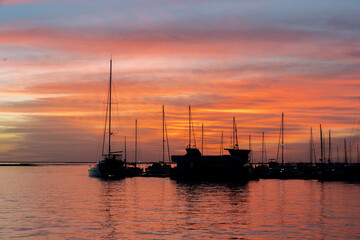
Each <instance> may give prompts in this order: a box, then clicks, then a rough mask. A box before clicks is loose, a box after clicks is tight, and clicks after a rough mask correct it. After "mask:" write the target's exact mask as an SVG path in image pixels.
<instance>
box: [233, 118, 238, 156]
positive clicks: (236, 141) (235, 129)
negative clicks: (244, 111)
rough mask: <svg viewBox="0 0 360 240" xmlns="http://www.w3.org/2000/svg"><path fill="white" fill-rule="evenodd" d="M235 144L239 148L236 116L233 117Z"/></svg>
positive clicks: (235, 147)
mask: <svg viewBox="0 0 360 240" xmlns="http://www.w3.org/2000/svg"><path fill="white" fill-rule="evenodd" d="M233 144H234V146H233V148H234V149H239V144H238V137H237V128H236V122H235V117H233Z"/></svg>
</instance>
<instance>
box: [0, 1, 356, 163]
mask: <svg viewBox="0 0 360 240" xmlns="http://www.w3.org/2000/svg"><path fill="white" fill-rule="evenodd" d="M110 56H112V58H113V74H114V81H115V88H116V102H117V103H118V104H117V105H116V110H117V112H118V114H115V115H116V119H115V122H116V126H117V128H116V130H117V131H116V132H117V134H116V138H118V139H117V140H116V138H115V141H116V142H115V144H117V145H118V148H123V137H124V136H127V139H128V144H127V145H128V154H129V156H128V159H130V160H131V159H132V157H133V155H134V154H133V153H134V150H133V149H134V147H133V142H132V141H133V140H134V120H135V119H138V125H139V134H140V144H141V145H140V149H141V153H140V156H142V158H141V160H143V161H156V160H157V159H160V157H161V149H162V148H161V144H162V143H161V105H163V104H164V105H165V109H166V115H167V126H168V134H169V142H170V150H171V153H172V154H183V153H184V147H185V146H186V145H187V129H186V126H187V122H186V121H187V109H188V105H189V104H191V106H192V108H193V113H192V114H193V120H194V126H195V131H196V140H197V145H198V146H199V147H201V146H200V144H199V143H200V142H201V141H200V140H201V139H200V138H201V132H200V131H201V130H200V129H201V124H202V123H203V124H204V126H205V143H206V146H205V153H206V154H217V153H219V148H220V138H221V131H224V144H225V146H228V145H229V143H230V136H231V129H232V117H233V116H235V117H236V120H237V125H238V132H239V142H240V147H242V148H247V147H248V135H249V134H251V136H252V147H253V150H254V158H255V159H258V160H259V159H260V157H261V153H260V151H261V133H262V132H263V131H264V132H265V138H266V146H267V153H268V154H267V155H268V157H269V158H275V157H276V151H277V142H278V134H279V127H280V121H281V112H285V127H286V137H285V140H286V154H285V155H286V159H287V160H288V161H308V155H309V154H308V152H309V150H308V141H309V134H310V130H309V129H310V127H313V128H314V137H315V141H317V143H316V144H317V147H318V145H319V143H318V138H319V130H318V128H319V124H320V123H321V124H322V125H323V127H324V133H326V135H327V134H328V132H327V131H328V129H331V131H332V137H333V146H335V147H334V148H333V153H332V154H333V156H335V155H336V146H338V147H339V149H340V157H342V155H343V139H344V138H346V139H347V140H348V141H349V142H351V144H352V149H353V150H352V157H353V159H352V160H353V161H356V148H357V144H358V143H359V135H360V133H359V132H360V130H359V119H360V116H359V111H360V110H359V103H360V2H359V1H357V0H347V1H337V0H328V1H323V0H321V1H315V2H314V1H310V0H305V1H293V0H291V1H285V0H257V1H252V0H239V1H236V0H226V1H213V0H206V1H205V0H196V1H178V0H168V1H165V0H156V1H144V0H127V1H126V0H124V1H113V0H106V1H98V0H87V1H70V0H64V1H52V0H14V1H11V0H2V1H1V0H0V112H1V114H0V140H1V144H0V161H95V160H96V159H97V158H98V156H99V149H100V145H101V134H102V127H103V120H104V110H105V109H104V108H105V107H104V102H105V101H106V93H107V84H108V78H109V59H110ZM317 151H318V152H319V148H318V149H317ZM318 155H319V153H318Z"/></svg>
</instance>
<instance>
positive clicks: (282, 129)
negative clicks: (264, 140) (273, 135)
mask: <svg viewBox="0 0 360 240" xmlns="http://www.w3.org/2000/svg"><path fill="white" fill-rule="evenodd" d="M281 165H282V166H283V165H284V112H282V114H281Z"/></svg>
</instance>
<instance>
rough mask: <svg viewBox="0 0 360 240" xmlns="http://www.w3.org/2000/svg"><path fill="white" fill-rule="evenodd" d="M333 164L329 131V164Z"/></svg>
mask: <svg viewBox="0 0 360 240" xmlns="http://www.w3.org/2000/svg"><path fill="white" fill-rule="evenodd" d="M330 162H331V130H330V129H329V163H330Z"/></svg>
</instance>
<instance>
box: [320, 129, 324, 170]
mask: <svg viewBox="0 0 360 240" xmlns="http://www.w3.org/2000/svg"><path fill="white" fill-rule="evenodd" d="M320 149H321V158H320V163H322V162H323V159H324V147H323V135H322V129H321V124H320Z"/></svg>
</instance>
